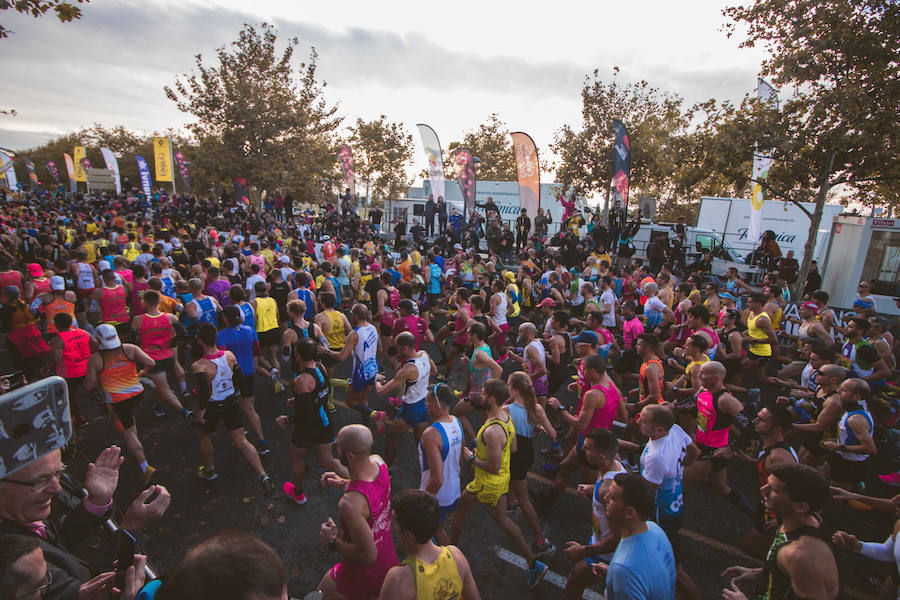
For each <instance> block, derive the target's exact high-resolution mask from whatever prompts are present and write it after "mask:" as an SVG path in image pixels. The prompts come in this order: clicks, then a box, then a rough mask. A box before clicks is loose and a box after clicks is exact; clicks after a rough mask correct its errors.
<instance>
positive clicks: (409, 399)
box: [403, 350, 431, 404]
mask: <svg viewBox="0 0 900 600" xmlns="http://www.w3.org/2000/svg"><path fill="white" fill-rule="evenodd" d="M406 362H407V364H409V363H412V364H414V365H415V366H416V369H417V370H418V371H419V376H418V378H417V379H416V381H415V383H413V384H409V383H407V384H406V391H405V392H404V393H403V403H404V404H415V403H416V402H419V401H420V400H424V399H425V396H426V395H427V394H428V377H429V376H430V375H431V363H430V362H429V361H428V354H427V353H426V352H425V351H424V350H419V355H418V356H415V357H413V358H411V359H409V360H408V361H406Z"/></svg>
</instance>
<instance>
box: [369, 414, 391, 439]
mask: <svg viewBox="0 0 900 600" xmlns="http://www.w3.org/2000/svg"><path fill="white" fill-rule="evenodd" d="M387 421H388V415H387V413H386V412H384V411H383V410H376V411H375V415H374V416H373V417H372V422H373V423H374V424H375V433H377V434H378V435H381V434H382V433H384V430H385V429H387Z"/></svg>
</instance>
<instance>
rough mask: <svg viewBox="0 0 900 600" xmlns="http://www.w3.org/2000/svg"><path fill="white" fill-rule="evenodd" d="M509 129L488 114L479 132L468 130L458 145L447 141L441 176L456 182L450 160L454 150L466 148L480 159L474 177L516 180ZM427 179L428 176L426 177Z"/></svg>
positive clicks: (456, 169)
mask: <svg viewBox="0 0 900 600" xmlns="http://www.w3.org/2000/svg"><path fill="white" fill-rule="evenodd" d="M509 133H510V132H509V127H508V126H507V125H506V123H505V122H503V121H502V120H501V119H500V116H499V115H498V114H497V113H491V116H490V117H488V120H487V121H485V122H484V123H482V124H481V125H479V126H478V129H475V130H473V131H468V132H466V134H465V135H464V136H463V139H462V141H461V142H450V145H449V146H448V147H447V152H446V153H445V154H444V173H445V174H446V177H447V178H448V179H455V178H456V177H457V175H458V173H459V167H458V166H457V165H456V163H455V162H454V161H452V160H451V155H452V154H453V151H454V150H456V149H457V148H468V149H469V150H471V151H472V154H473V155H474V156H477V157H478V158H480V159H481V162H480V163H478V165H477V166H476V167H475V176H476V177H477V178H478V179H481V180H483V181H518V178H519V173H518V170H517V169H516V154H515V151H514V150H513V146H512V138H511V137H510V136H509ZM426 177H427V174H426Z"/></svg>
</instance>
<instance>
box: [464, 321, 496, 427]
mask: <svg viewBox="0 0 900 600" xmlns="http://www.w3.org/2000/svg"><path fill="white" fill-rule="evenodd" d="M467 331H468V334H469V336H468V338H469V343H470V344H471V345H472V357H471V358H470V359H469V380H468V382H467V383H466V389H465V393H464V394H463V397H462V399H460V401H459V402H457V403H456V406H454V407H453V416H455V417H456V418H457V419H459V422H460V423H461V424H462V427H463V432H464V433H465V436H466V439H469V440H470V439H473V438H474V437H475V428H474V427H472V423H471V422H470V421H469V419H468V418H467V417H466V415H467V414H469V413H470V412H472V411H473V410H475V409H481V410H484V409H485V404H484V402H483V399H482V388H483V387H484V383H485V382H486V381H487V380H488V379H490V378H491V377H493V378H494V379H496V378H499V377H500V376H501V375H503V367H501V366H500V365H498V364H497V361H495V360H494V359H493V358H492V357H491V348H490V346H488V345H487V343H486V342H487V330H486V329H485V327H484V325H482V324H481V323H471V324H470V325H469V327H468V330H467Z"/></svg>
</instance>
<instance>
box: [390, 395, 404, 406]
mask: <svg viewBox="0 0 900 600" xmlns="http://www.w3.org/2000/svg"><path fill="white" fill-rule="evenodd" d="M388 404H390V405H391V406H393V407H394V408H400V407H401V406H403V398H396V397H391V398H388Z"/></svg>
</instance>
